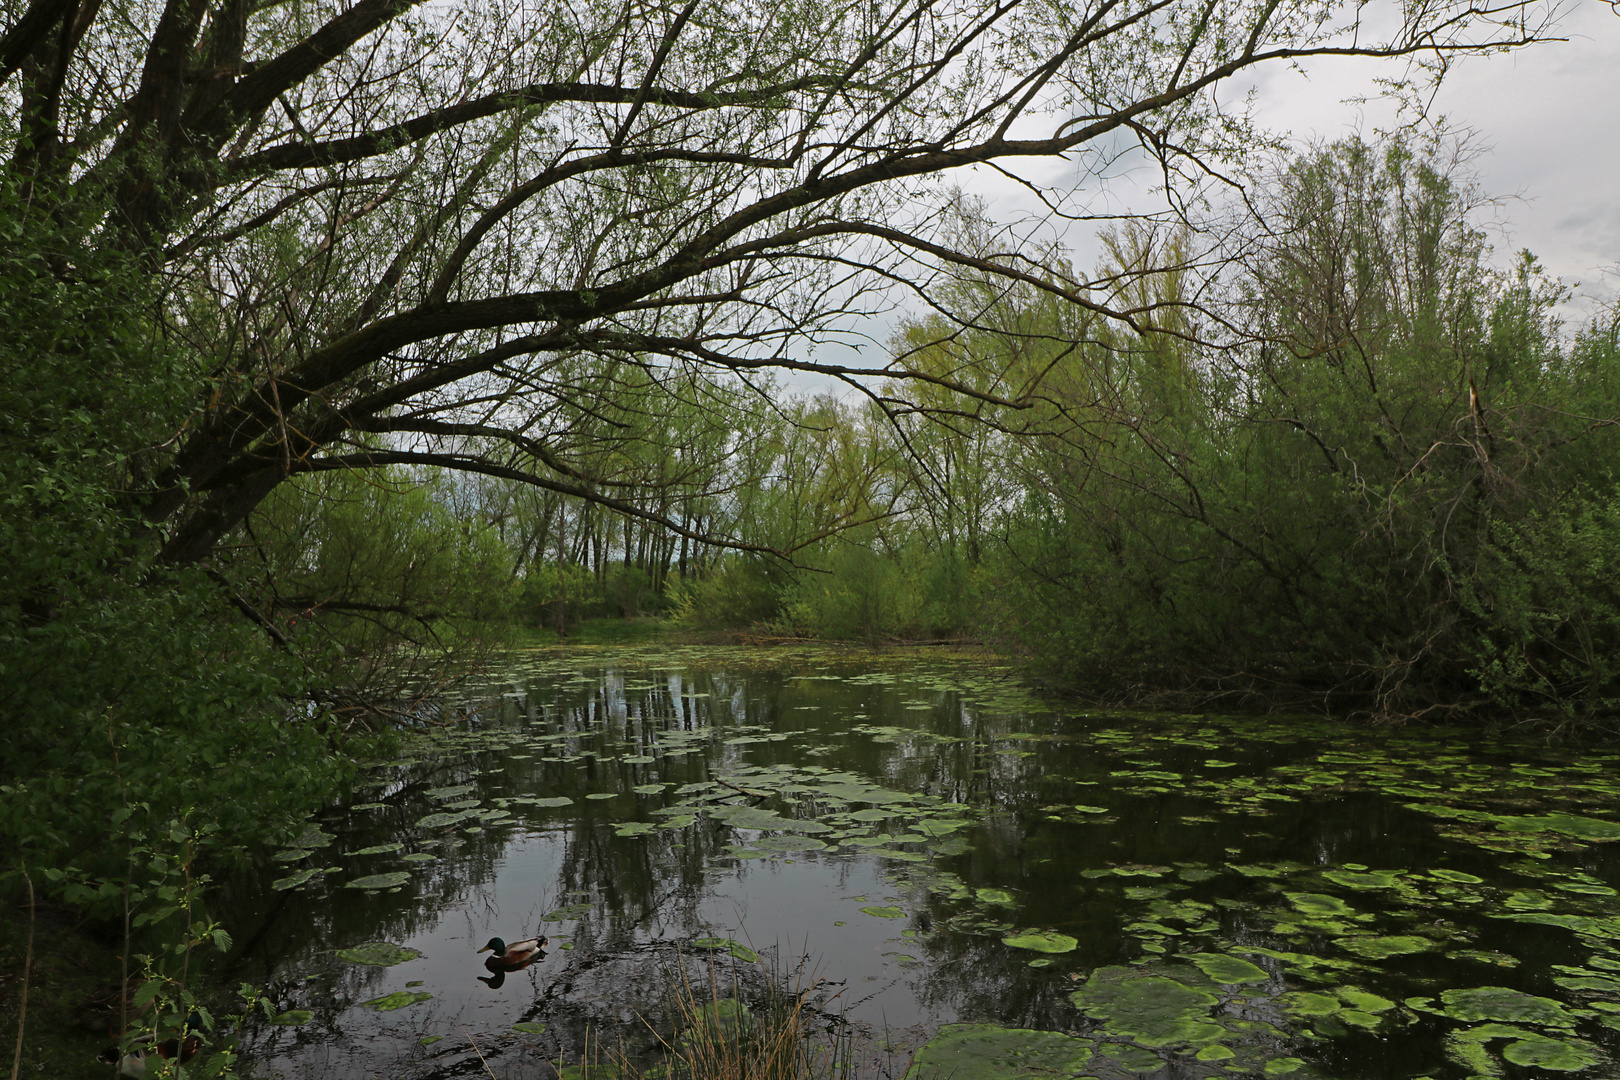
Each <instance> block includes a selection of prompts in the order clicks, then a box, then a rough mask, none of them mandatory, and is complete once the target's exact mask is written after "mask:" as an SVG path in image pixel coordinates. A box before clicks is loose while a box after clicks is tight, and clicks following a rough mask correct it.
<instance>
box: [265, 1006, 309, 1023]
mask: <svg viewBox="0 0 1620 1080" xmlns="http://www.w3.org/2000/svg"><path fill="white" fill-rule="evenodd" d="M313 1019H315V1014H314V1013H313V1012H311V1011H310V1010H308V1009H288V1010H287V1011H286V1012H280V1013H277V1014H276V1015H274V1016H272V1017H271V1018H270V1021H269V1022H270V1023H272V1024H279V1025H281V1026H283V1027H296V1026H298V1025H299V1024H307V1023H309V1022H310V1021H311V1020H313Z"/></svg>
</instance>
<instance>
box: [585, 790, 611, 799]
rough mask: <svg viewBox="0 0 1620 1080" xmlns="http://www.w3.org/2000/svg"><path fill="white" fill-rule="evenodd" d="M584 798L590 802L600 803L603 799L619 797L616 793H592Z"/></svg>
mask: <svg viewBox="0 0 1620 1080" xmlns="http://www.w3.org/2000/svg"><path fill="white" fill-rule="evenodd" d="M585 797H586V798H587V799H589V800H591V801H592V802H601V801H603V800H604V799H617V798H618V797H619V793H618V792H617V791H593V792H592V793H591V794H589V795H587V796H585Z"/></svg>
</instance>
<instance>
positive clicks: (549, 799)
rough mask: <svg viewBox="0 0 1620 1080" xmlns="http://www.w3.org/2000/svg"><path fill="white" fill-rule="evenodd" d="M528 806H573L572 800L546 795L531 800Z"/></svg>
mask: <svg viewBox="0 0 1620 1080" xmlns="http://www.w3.org/2000/svg"><path fill="white" fill-rule="evenodd" d="M529 805H530V806H545V807H558V806H573V805H574V800H573V799H570V798H569V797H568V796H566V795H548V796H546V797H545V798H541V799H531V800H530V802H529Z"/></svg>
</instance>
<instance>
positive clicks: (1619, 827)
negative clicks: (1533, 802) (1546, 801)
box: [1496, 813, 1620, 840]
mask: <svg viewBox="0 0 1620 1080" xmlns="http://www.w3.org/2000/svg"><path fill="white" fill-rule="evenodd" d="M1496 827H1497V828H1498V829H1500V830H1502V831H1503V832H1555V833H1562V834H1563V835H1565V836H1574V837H1577V838H1579V839H1581V840H1620V823H1616V822H1613V821H1600V820H1599V819H1597V818H1589V817H1581V816H1579V815H1577V814H1562V813H1554V814H1540V815H1534V816H1525V817H1504V818H1502V819H1500V820H1498V821H1497V823H1496Z"/></svg>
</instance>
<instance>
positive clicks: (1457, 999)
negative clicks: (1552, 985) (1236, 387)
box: [1440, 986, 1575, 1028]
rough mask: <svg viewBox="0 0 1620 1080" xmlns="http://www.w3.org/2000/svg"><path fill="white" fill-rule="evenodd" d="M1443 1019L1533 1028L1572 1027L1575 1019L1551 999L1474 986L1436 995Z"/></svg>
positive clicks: (1506, 989)
mask: <svg viewBox="0 0 1620 1080" xmlns="http://www.w3.org/2000/svg"><path fill="white" fill-rule="evenodd" d="M1440 1000H1441V1001H1443V1002H1445V1006H1446V1015H1447V1016H1450V1017H1451V1018H1452V1019H1454V1020H1461V1021H1462V1022H1463V1023H1465V1024H1472V1023H1477V1022H1479V1021H1481V1020H1493V1021H1497V1022H1499V1023H1506V1024H1537V1025H1540V1026H1543V1027H1560V1028H1567V1027H1574V1026H1575V1017H1574V1016H1573V1015H1571V1014H1570V1013H1569V1011H1568V1010H1567V1009H1565V1008H1564V1006H1563V1005H1561V1004H1560V1003H1558V1002H1556V1001H1553V1000H1552V999H1551V998H1544V997H1536V996H1535V995H1534V994H1527V993H1525V992H1524V991H1523V990H1512V989H1509V988H1508V987H1506V986H1477V987H1473V988H1471V989H1467V990H1447V991H1445V992H1444V993H1443V994H1441V995H1440Z"/></svg>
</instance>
